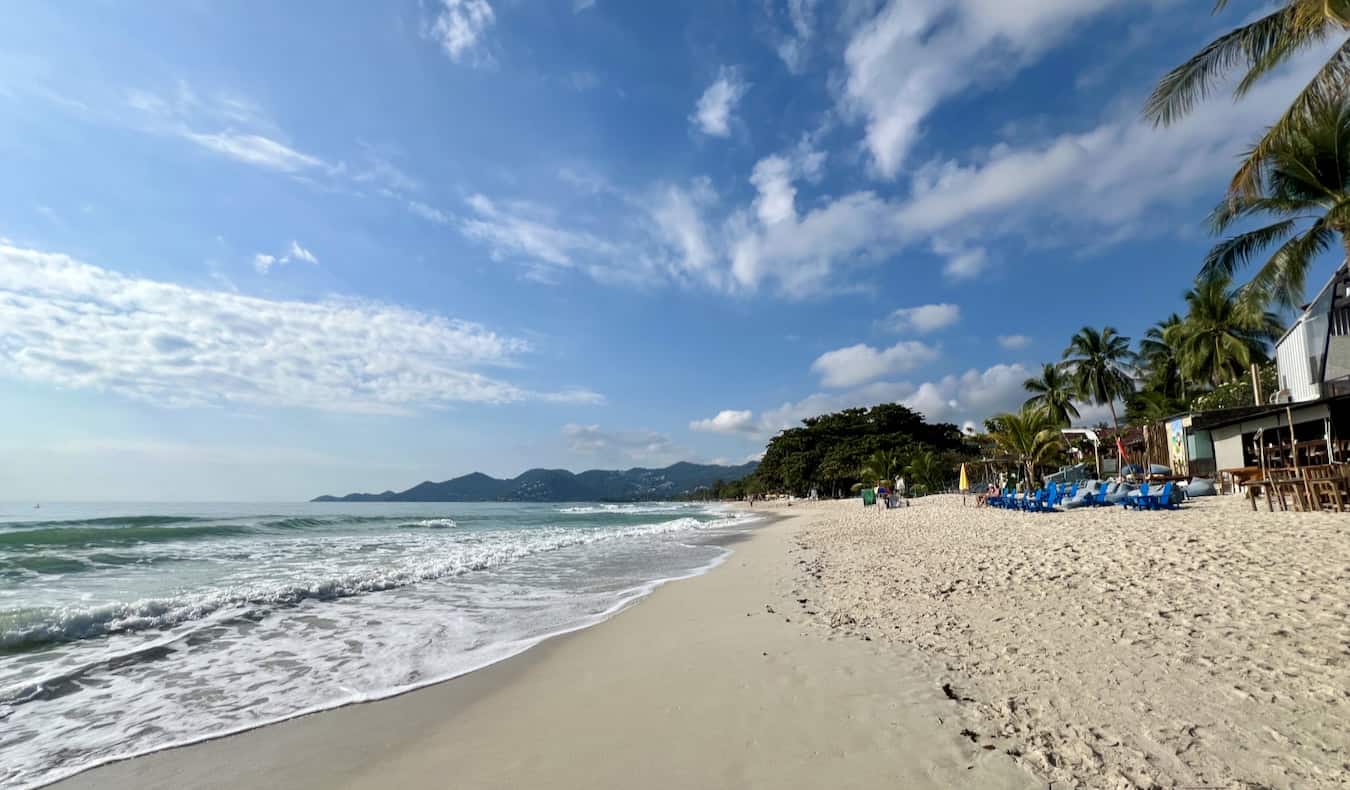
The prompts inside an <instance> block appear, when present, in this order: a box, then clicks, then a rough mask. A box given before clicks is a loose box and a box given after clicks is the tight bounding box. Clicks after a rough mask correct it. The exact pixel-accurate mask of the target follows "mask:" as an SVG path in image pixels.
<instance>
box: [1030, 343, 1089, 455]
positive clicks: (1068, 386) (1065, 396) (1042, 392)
mask: <svg viewBox="0 0 1350 790" xmlns="http://www.w3.org/2000/svg"><path fill="white" fill-rule="evenodd" d="M1022 387H1023V388H1024V389H1025V390H1026V391H1027V392H1030V393H1031V397H1030V398H1027V402H1026V405H1027V406H1031V407H1033V408H1037V409H1040V410H1042V411H1044V412H1045V414H1046V416H1047V417H1049V418H1050V420H1051V421H1052V422H1053V423H1054V424H1055V426H1056V427H1058V428H1067V427H1069V426H1070V425H1072V424H1073V421H1074V420H1075V419H1077V418H1078V408H1077V407H1076V406H1074V405H1073V395H1074V388H1073V382H1071V381H1069V377H1068V376H1066V375H1065V374H1064V368H1062V367H1060V366H1059V365H1052V364H1049V363H1046V365H1045V366H1044V367H1043V368H1042V369H1041V375H1040V378H1036V377H1034V376H1033V377H1032V378H1029V379H1027V380H1026V381H1024V382H1022ZM1061 435H1062V434H1061ZM1064 446H1065V447H1069V446H1070V445H1069V437H1067V436H1065V437H1064Z"/></svg>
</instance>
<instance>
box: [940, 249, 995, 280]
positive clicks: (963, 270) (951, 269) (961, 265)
mask: <svg viewBox="0 0 1350 790" xmlns="http://www.w3.org/2000/svg"><path fill="white" fill-rule="evenodd" d="M933 252H934V253H936V254H937V255H941V256H943V257H944V258H946V259H947V263H946V264H944V265H943V267H942V273H943V274H945V275H947V276H948V277H949V278H951V279H953V280H969V279H972V278H974V277H976V276H977V275H979V273H980V272H982V271H984V268H985V265H986V264H988V263H989V254H988V253H987V252H985V251H984V248H982V247H974V248H967V247H964V246H962V245H959V244H949V243H947V242H945V241H943V240H942V239H934V240H933Z"/></svg>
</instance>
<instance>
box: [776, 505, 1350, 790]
mask: <svg viewBox="0 0 1350 790" xmlns="http://www.w3.org/2000/svg"><path fill="white" fill-rule="evenodd" d="M971 501H972V502H973V499H972V500H971ZM799 507H800V506H799ZM794 509H795V508H794ZM816 509H817V510H819V511H821V512H822V513H824V514H828V515H825V517H823V518H819V519H808V520H804V521H803V522H802V523H803V524H804V525H805V527H804V528H803V529H802V530H801V532H800V534H799V537H798V550H797V554H798V561H799V562H801V563H802V564H803V567H804V568H806V569H807V570H808V571H809V574H810V578H811V584H810V586H809V587H808V588H807V589H809V591H810V592H809V594H810V595H811V597H812V598H821V600H817V601H814V602H813V606H815V607H817V608H818V609H819V613H818V614H817V615H816V616H815V617H814V618H813V620H814V621H815V622H816V623H817V624H818V625H820V626H821V627H826V628H827V627H829V624H830V622H831V621H833V622H834V624H835V625H836V626H839V630H843V631H847V632H850V633H854V634H857V635H860V636H866V637H870V638H872V639H874V640H884V641H887V642H890V643H893V644H895V645H897V647H898V648H901V649H909V648H910V647H917V648H919V649H920V650H922V651H923V653H924V654H926V655H927V656H929V657H931V658H933V659H934V660H935V661H938V662H941V664H942V668H943V676H942V678H941V682H942V683H946V684H950V688H951V689H952V692H953V695H954V696H956V697H957V698H958V699H959V705H960V708H961V709H962V711H963V714H964V715H967V716H970V717H971V718H972V719H974V723H972V724H971V725H970V729H971V735H970V737H971V738H972V739H973V740H975V741H976V742H978V743H980V744H993V745H995V746H996V747H997V748H998V750H999V751H1000V752H1006V753H1009V754H1012V755H1015V756H1016V759H1017V760H1018V762H1019V763H1021V764H1023V765H1025V766H1027V767H1028V768H1029V769H1031V770H1033V771H1034V772H1035V773H1036V774H1037V775H1038V776H1040V777H1042V778H1044V779H1046V780H1051V781H1053V782H1054V786H1056V787H1059V786H1090V787H1154V786H1161V787H1176V786H1204V787H1258V786H1259V787H1288V788H1293V787H1331V786H1344V783H1345V782H1346V777H1347V776H1350V756H1348V755H1350V518H1346V516H1345V515H1344V514H1337V513H1269V512H1266V511H1265V510H1264V509H1262V510H1261V511H1260V512H1257V513H1253V512H1251V510H1249V509H1248V508H1247V504H1246V503H1245V502H1244V501H1243V500H1242V499H1241V498H1239V497H1211V498H1206V499H1197V500H1193V501H1192V502H1190V503H1187V505H1186V506H1185V508H1184V509H1183V510H1182V511H1179V512H1151V513H1149V512H1145V513H1136V512H1127V511H1125V510H1123V509H1121V508H1100V509H1090V510H1074V511H1068V512H1063V513H1054V514H1040V515H1038V514H1023V513H1015V512H1008V511H1002V510H996V509H980V510H975V509H972V508H970V507H962V506H961V498H960V497H931V498H926V499H921V500H917V501H916V502H915V504H914V506H913V507H911V508H907V509H901V510H891V511H881V510H876V509H875V508H872V509H868V511H867V512H864V511H863V509H862V508H861V507H856V506H854V505H852V503H849V504H848V505H844V504H842V503H828V504H822V505H819V506H816Z"/></svg>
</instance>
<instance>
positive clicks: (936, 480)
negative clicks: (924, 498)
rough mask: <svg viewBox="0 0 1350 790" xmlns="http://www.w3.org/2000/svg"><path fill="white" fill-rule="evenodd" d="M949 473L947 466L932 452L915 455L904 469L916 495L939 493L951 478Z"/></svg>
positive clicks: (926, 451)
mask: <svg viewBox="0 0 1350 790" xmlns="http://www.w3.org/2000/svg"><path fill="white" fill-rule="evenodd" d="M950 472H951V470H950V468H949V467H948V465H947V464H945V463H944V462H943V460H942V458H941V457H940V456H939V455H938V454H937V453H935V452H933V451H932V450H920V451H919V452H917V453H915V454H914V457H913V458H912V459H911V460H910V462H909V465H908V466H906V467H905V474H907V475H909V480H910V484H911V486H912V488H913V490H914V492H915V493H917V494H931V493H933V492H935V491H941V490H942V489H943V488H944V487H945V486H946V483H947V480H948V479H950V477H951V474H950Z"/></svg>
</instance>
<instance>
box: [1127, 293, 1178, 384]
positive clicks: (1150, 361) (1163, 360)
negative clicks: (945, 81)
mask: <svg viewBox="0 0 1350 790" xmlns="http://www.w3.org/2000/svg"><path fill="white" fill-rule="evenodd" d="M1181 324H1182V318H1181V316H1179V315H1177V314H1176V313H1173V314H1171V315H1169V316H1168V317H1167V318H1165V319H1163V320H1161V321H1159V322H1158V323H1156V324H1154V325H1153V326H1151V327H1149V328H1148V331H1147V332H1145V333H1144V337H1143V339H1142V340H1140V341H1139V353H1137V354H1136V355H1135V364H1136V366H1137V367H1139V368H1140V369H1141V370H1142V372H1143V374H1144V376H1143V378H1144V384H1145V388H1147V389H1152V390H1158V391H1160V392H1162V393H1163V394H1164V395H1166V396H1167V397H1169V398H1178V399H1181V400H1185V399H1186V377H1185V376H1183V375H1182V373H1181V360H1180V359H1179V358H1178V356H1177V345H1178V344H1179V343H1180V331H1181Z"/></svg>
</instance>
